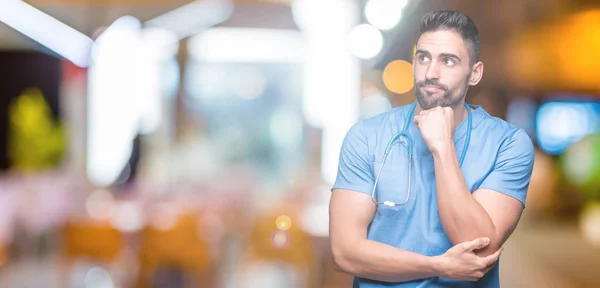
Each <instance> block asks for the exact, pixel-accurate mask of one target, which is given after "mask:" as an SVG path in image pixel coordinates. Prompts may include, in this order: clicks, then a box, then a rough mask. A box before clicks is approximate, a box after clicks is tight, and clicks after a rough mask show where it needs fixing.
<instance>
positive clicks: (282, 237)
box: [271, 230, 290, 249]
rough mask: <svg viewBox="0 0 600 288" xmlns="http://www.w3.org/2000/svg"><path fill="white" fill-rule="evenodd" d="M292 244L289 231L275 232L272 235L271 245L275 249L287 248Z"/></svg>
mask: <svg viewBox="0 0 600 288" xmlns="http://www.w3.org/2000/svg"><path fill="white" fill-rule="evenodd" d="M289 243H290V234H289V233H288V232H287V231H282V230H275V231H273V233H272V234H271V244H272V245H273V246H274V247H275V248H279V249H282V248H285V247H287V246H288V244H289Z"/></svg>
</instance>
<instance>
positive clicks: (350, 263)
mask: <svg viewBox="0 0 600 288" xmlns="http://www.w3.org/2000/svg"><path fill="white" fill-rule="evenodd" d="M369 155H370V152H369V149H368V139H367V137H366V135H365V133H364V130H363V126H362V123H361V122H359V123H357V124H356V125H354V126H353V127H352V128H351V129H350V130H349V131H348V133H347V134H346V137H345V138H344V142H343V144H342V149H341V153H340V160H339V167H338V175H337V178H336V182H335V183H334V185H333V189H332V190H333V192H332V196H331V202H330V207H329V221H330V222H329V236H330V244H331V250H332V252H333V260H334V265H335V267H336V269H337V270H338V271H342V272H345V273H348V274H351V275H354V276H359V277H362V278H368V279H373V280H378V281H385V282H404V281H410V280H416V279H423V278H430V277H434V276H441V277H444V278H452V279H457V280H471V281H473V280H477V279H479V278H480V277H482V276H483V275H484V273H485V272H487V271H488V270H489V269H491V268H492V267H493V264H494V263H496V260H497V259H498V257H499V256H500V253H501V250H498V252H497V253H494V254H493V255H490V256H487V257H479V256H477V255H475V253H473V250H475V249H481V248H483V247H485V246H487V245H488V242H484V241H483V239H475V240H473V239H469V240H472V241H469V242H465V243H461V244H459V245H455V247H453V248H451V249H450V250H448V251H447V252H446V253H444V254H443V255H440V256H434V257H426V256H423V255H419V254H416V253H412V252H409V251H405V250H401V249H398V248H396V247H393V246H390V245H385V244H383V243H379V242H376V241H371V240H368V239H367V229H368V227H369V224H370V223H371V221H373V216H374V214H375V211H376V209H377V206H376V204H374V203H373V202H372V201H371V193H370V192H371V189H372V187H373V184H374V177H373V172H372V171H371V168H370V166H369V164H368V163H369V161H370V160H369V158H370V157H369ZM423 245H427V243H423Z"/></svg>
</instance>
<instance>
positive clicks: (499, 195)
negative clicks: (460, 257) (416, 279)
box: [433, 135, 533, 255]
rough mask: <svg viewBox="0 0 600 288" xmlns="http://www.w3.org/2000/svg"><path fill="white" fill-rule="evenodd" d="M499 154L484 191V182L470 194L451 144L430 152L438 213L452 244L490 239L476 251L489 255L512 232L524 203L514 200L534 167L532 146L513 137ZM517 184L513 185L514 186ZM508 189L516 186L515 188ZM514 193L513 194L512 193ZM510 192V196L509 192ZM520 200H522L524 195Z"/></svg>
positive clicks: (525, 186) (522, 189) (521, 190)
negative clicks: (433, 169) (474, 239)
mask: <svg viewBox="0 0 600 288" xmlns="http://www.w3.org/2000/svg"><path fill="white" fill-rule="evenodd" d="M515 136H516V137H517V138H514V137H513V139H511V140H510V142H509V143H508V144H506V146H505V147H503V148H501V151H500V152H499V153H500V154H499V156H498V157H499V159H498V161H497V163H496V167H495V168H494V171H492V173H491V174H490V176H488V177H491V178H490V180H489V181H488V180H487V179H486V181H487V182H490V183H491V182H494V184H491V185H490V186H489V187H490V188H491V189H486V188H485V187H486V181H484V183H483V185H482V187H483V189H479V190H477V191H475V192H474V193H473V194H471V192H470V191H469V189H468V188H467V186H466V184H465V181H464V178H463V175H462V172H461V170H460V167H459V165H458V159H457V156H456V152H455V151H456V150H455V149H454V144H453V143H452V142H449V143H448V144H447V145H445V148H441V149H439V150H436V151H435V152H433V155H434V156H433V157H434V163H435V174H436V186H437V199H438V214H439V216H440V220H441V222H442V226H443V227H444V231H445V232H446V234H447V235H448V238H449V239H450V240H451V241H452V243H460V242H463V241H465V240H469V239H473V238H477V237H489V238H490V239H491V244H490V245H489V246H488V247H486V248H485V249H483V250H481V251H479V253H480V254H482V255H489V254H491V253H494V252H495V251H496V250H497V249H499V248H500V247H501V246H502V245H503V244H504V242H505V241H506V240H507V239H508V237H509V236H510V235H511V234H512V233H513V231H514V230H515V228H516V227H517V224H518V222H519V219H520V217H521V214H522V212H523V208H524V206H523V203H522V202H521V201H519V200H517V199H516V198H515V196H517V195H513V196H509V195H507V194H515V193H521V194H522V195H524V194H525V193H526V189H527V186H528V185H527V183H528V182H529V177H530V175H531V168H532V165H533V146H532V145H531V143H530V142H528V141H529V139H525V138H519V137H527V136H526V135H515ZM515 183H516V184H515ZM510 186H519V187H518V188H515V187H510ZM515 191H516V192H515ZM511 192H512V193H511ZM522 197H523V200H524V196H522Z"/></svg>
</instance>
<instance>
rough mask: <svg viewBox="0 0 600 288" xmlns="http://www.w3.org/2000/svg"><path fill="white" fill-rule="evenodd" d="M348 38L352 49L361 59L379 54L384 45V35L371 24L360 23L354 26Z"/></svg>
mask: <svg viewBox="0 0 600 288" xmlns="http://www.w3.org/2000/svg"><path fill="white" fill-rule="evenodd" d="M348 38H349V49H350V51H351V52H352V54H354V55H355V56H356V57H358V58H361V59H370V58H373V57H375V56H377V54H379V52H380V51H381V48H382V47H383V35H381V32H380V31H379V30H378V29H377V28H375V27H373V26H371V25H369V24H360V25H357V26H355V27H354V28H352V31H350V35H349V36H348Z"/></svg>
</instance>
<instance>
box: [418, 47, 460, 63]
mask: <svg viewBox="0 0 600 288" xmlns="http://www.w3.org/2000/svg"><path fill="white" fill-rule="evenodd" d="M417 54H423V55H426V56H429V57H431V53H429V51H427V50H423V49H418V50H417V52H416V53H415V55H417ZM440 57H443V58H453V59H456V61H458V62H461V59H460V57H458V55H456V54H452V53H442V54H440Z"/></svg>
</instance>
